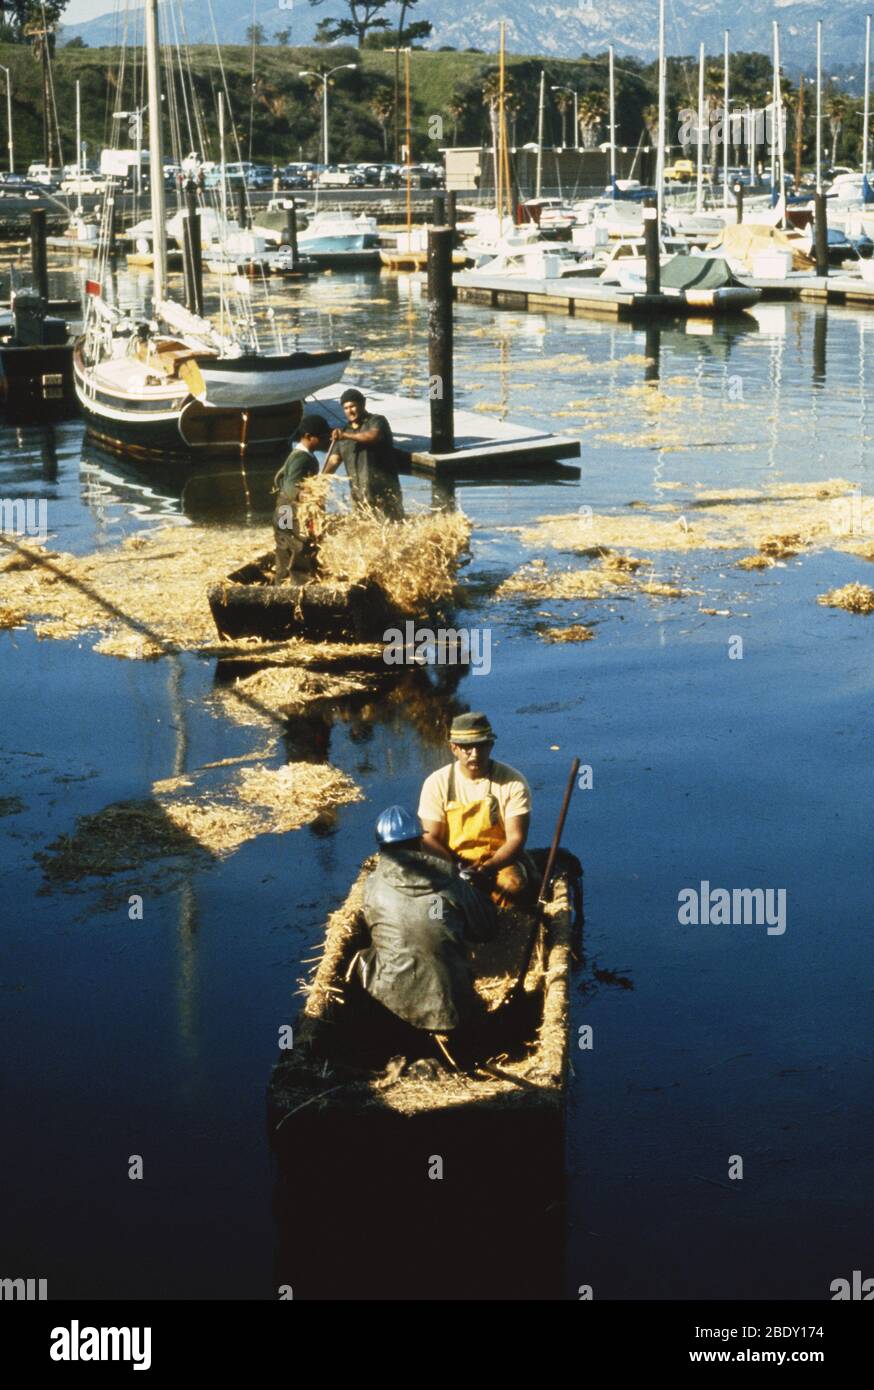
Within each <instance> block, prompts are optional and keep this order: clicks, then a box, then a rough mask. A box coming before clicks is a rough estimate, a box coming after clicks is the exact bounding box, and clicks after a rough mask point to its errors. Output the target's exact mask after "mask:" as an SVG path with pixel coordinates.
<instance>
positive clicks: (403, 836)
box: [376, 806, 422, 845]
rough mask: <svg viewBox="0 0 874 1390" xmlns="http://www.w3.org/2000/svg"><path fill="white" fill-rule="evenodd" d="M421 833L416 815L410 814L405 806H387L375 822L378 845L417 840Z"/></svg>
mask: <svg viewBox="0 0 874 1390" xmlns="http://www.w3.org/2000/svg"><path fill="white" fill-rule="evenodd" d="M421 833H422V827H421V826H420V824H419V818H418V816H414V815H412V814H411V813H410V812H409V811H408V810H407V808H406V806H389V807H388V808H387V810H385V811H383V813H382V815H381V816H380V817H379V819H378V821H377V822H376V839H377V843H378V844H380V845H396V844H399V843H400V842H401V841H402V840H418V838H419V836H420V835H421Z"/></svg>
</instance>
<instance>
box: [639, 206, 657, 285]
mask: <svg viewBox="0 0 874 1390" xmlns="http://www.w3.org/2000/svg"><path fill="white" fill-rule="evenodd" d="M643 241H644V250H645V252H646V292H647V294H661V289H662V271H661V263H660V261H659V214H658V208H657V207H656V206H655V205H654V204H653V203H649V204H647V206H646V207H645V208H644V210H643Z"/></svg>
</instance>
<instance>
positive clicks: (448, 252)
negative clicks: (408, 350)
mask: <svg viewBox="0 0 874 1390" xmlns="http://www.w3.org/2000/svg"><path fill="white" fill-rule="evenodd" d="M453 235H454V233H453V231H452V228H451V227H434V228H432V230H431V231H429V233H428V376H429V395H430V398H431V452H432V454H451V453H452V452H453V450H454V449H455V402H454V383H453V362H452V358H453V343H452V240H453Z"/></svg>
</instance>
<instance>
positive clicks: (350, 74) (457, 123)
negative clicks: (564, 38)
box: [0, 45, 860, 169]
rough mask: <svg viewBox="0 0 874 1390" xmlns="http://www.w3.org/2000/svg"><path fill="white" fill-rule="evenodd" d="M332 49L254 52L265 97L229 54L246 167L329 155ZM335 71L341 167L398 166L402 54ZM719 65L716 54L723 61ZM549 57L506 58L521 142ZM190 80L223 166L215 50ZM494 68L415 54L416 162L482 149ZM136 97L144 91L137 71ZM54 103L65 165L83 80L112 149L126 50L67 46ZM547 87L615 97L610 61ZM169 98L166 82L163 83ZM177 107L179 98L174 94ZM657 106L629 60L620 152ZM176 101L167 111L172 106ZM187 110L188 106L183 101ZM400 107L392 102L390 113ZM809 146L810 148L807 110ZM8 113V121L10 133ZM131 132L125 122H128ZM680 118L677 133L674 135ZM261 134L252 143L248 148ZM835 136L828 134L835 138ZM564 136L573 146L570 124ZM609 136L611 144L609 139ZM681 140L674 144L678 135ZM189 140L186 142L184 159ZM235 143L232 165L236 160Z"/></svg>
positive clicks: (196, 53) (553, 139) (19, 63)
mask: <svg viewBox="0 0 874 1390" xmlns="http://www.w3.org/2000/svg"><path fill="white" fill-rule="evenodd" d="M325 56H326V50H325V49H324V48H316V47H311V48H290V47H288V48H282V47H275V46H274V47H266V46H265V47H263V48H259V49H258V51H257V53H256V68H255V77H256V81H255V90H254V92H253V91H252V84H251V50H250V49H249V48H247V47H243V46H234V45H230V46H225V47H223V48H222V50H221V60H222V63H223V65H224V69H225V72H226V75H227V82H228V88H229V91H230V95H231V105H232V110H233V114H234V117H235V121H236V129H237V133H238V138H239V142H240V151H241V155H242V157H243V158H248V157H249V156H250V152H251V157H252V158H253V159H255V160H259V161H264V162H268V163H285V162H287V161H289V160H296V159H319V158H320V157H321V143H320V141H321V100H320V91H321V88H320V87H319V88H318V90H315V89H314V87H313V86H312V85H311V84H309V83H308V82H307V81H306V80H303V79H301V78H300V77H299V76H298V74H299V71H300V70H301V69H304V68H312V67H318V66H323V65H324V61H325ZM330 58H331V61H332V65H335V64H337V63H344V62H354V63H357V64H358V65H359V66H358V68H357V69H356V70H355V71H347V72H340V73H337V74H336V76H335V78H334V79H333V81H332V84H331V94H330V132H331V157H332V158H333V159H335V160H347V159H348V160H354V159H379V158H382V157H383V151H384V150H385V151H386V152H387V157H389V158H391V157H393V149H394V138H393V134H392V130H391V117H390V115H389V116H387V117H386V116H385V115H384V114H383V120H384V128H383V126H382V125H381V124H380V119H379V117H378V114H377V109H376V108H375V107H374V104H373V103H374V97H375V95H376V94H377V93H382V95H383V96H385V94H386V92H388V93H391V92H392V89H393V84H394V56H393V55H392V54H389V53H383V52H380V51H378V50H372V49H368V50H364V51H363V52H360V53H359V52H358V51H357V50H355V49H353V48H345V47H333V48H331V49H330ZM717 59H718V55H717ZM0 62H2V63H3V64H5V65H7V66H8V67H9V68H10V69H11V74H12V91H13V122H14V130H15V152H16V166H17V168H19V169H23V168H24V167H26V165H27V163H28V162H29V161H30V160H33V159H39V158H42V152H43V143H42V115H41V90H40V84H39V81H38V67H37V64H36V63H35V61H34V59H33V56H32V54H31V51H30V49H28V48H25V47H22V46H11V45H0ZM543 62H544V60H543V58H541V57H531V56H525V55H522V54H512V55H510V57H509V59H508V69H509V71H508V83H509V86H510V88H511V89H512V106H513V110H512V112H511V118H510V125H511V130H510V134H511V140H512V142H513V143H517V144H523V143H525V142H526V141H529V140H532V139H534V138H535V136H536V121H537V94H538V85H539V80H540V72H541V69H542V66H543ZM190 66H191V73H192V76H193V80H194V84H195V87H196V90H197V93H198V97H199V101H200V104H201V107H202V109H203V111H204V113H205V118H206V126H207V134H208V140H212V141H213V144H212V146H211V148H208V151H207V152H208V153H210V154H211V155H212V156H213V157H215V156H216V154H217V151H216V148H215V144H214V141H215V131H216V118H215V111H216V92H217V90H218V86H219V82H220V73H219V67H218V59H217V55H216V51H215V49H214V47H213V46H211V45H202V46H197V45H196V46H194V47H193V48H192V49H191V62H190ZM668 66H669V97H670V105H671V110H672V113H676V111H677V110H678V109H679V108H681V107H687V106H690V105H693V104H694V100H695V98H694V86H695V75H694V72H693V71H692V65H691V64H690V63H688V62H686V63H684V62H682V61H680V60H673V61H671V62H670V63H669V65H668ZM495 67H496V60H495V57H494V55H493V54H489V53H483V54H480V53H457V52H435V51H427V50H417V51H415V52H414V53H413V54H412V55H411V79H412V92H413V133H414V139H413V145H414V153H415V156H416V158H418V159H439V151H440V148H441V146H442V145H445V144H452V143H458V144H479V143H480V142H481V141H483V140H488V139H489V138H490V137H489V121H488V112H487V108H486V106H485V104H484V102H483V81H484V78H485V77H486V76H487V75H488V74H489V73H493V72H494V70H495ZM135 68H136V82H137V88H136V92H135V91H134V77H133V74H134V69H135ZM52 70H53V74H54V88H55V101H56V107H57V111H58V113H59V118H60V119H59V123H60V126H61V139H62V153H63V157H64V159H65V160H67V161H71V160H73V159H74V158H75V134H74V128H73V112H74V110H75V82H76V80H77V78H78V79H79V80H80V82H81V90H82V135H83V141H84V142H85V143H86V144H87V147H88V154H89V157H92V156H94V155H95V153H96V151H97V150H99V149H100V148H102V147H103V146H104V145H107V144H110V143H113V141H116V142H117V143H124V141H123V140H122V141H117V126H118V124H119V123H118V122H115V123H114V122H112V120H111V113H112V110H113V108H114V106H115V105H116V104H117V103H116V101H115V84H116V81H117V77H116V72H117V51H116V50H115V49H97V48H62V49H60V50H59V51H58V53H57V55H56V58H55V61H54V63H53V65H52ZM548 77H549V83H550V85H552V84H570V85H573V86H574V87H576V88H577V89H578V90H580V91H581V92H582V93H586V92H589V91H591V92H595V93H599V94H602V93H605V92H606V86H607V73H606V60H605V59H604V58H603V57H601V58H598V59H588V60H586V61H581V62H560V61H555V60H550V61H549V70H548ZM731 82H732V92H733V94H734V96H735V97H736V98H737V99H739V100H749V101H750V102H751V103H753V104H755V103H756V102H757V101H759V102H761V101H763V100H764V99H765V94H766V93H767V91H768V90H769V86H770V68H769V61H768V59H767V58H766V57H765V56H764V55H760V54H759V55H757V54H745V53H736V54H734V55H733V58H732V71H731ZM165 90H167V84H166V79H165ZM141 93H142V74H141V68H140V65H139V63H137V64H136V65H135V64H133V63H131V62H129V63H128V66H127V78H126V81H125V89H124V92H123V93H122V97H121V104H123V105H124V107H126V108H133V107H134V106H135V105H137V104H138V103H139V102H141V101H142V99H143V98H142V94H141ZM176 96H177V98H178V90H177V93H176ZM654 100H655V71H654V65H653V64H649V65H646V66H644V65H643V64H640V63H638V62H636V60H634V59H628V58H626V59H624V60H623V61H622V63H621V64H619V71H618V74H617V126H618V132H617V133H618V139H619V142H620V143H623V144H629V145H635V144H636V143H637V140H638V137H639V135H640V133H641V131H642V129H643V112H644V110H645V108H646V107H647V106H648V105H650V104H651V103H652V102H653V101H654ZM171 104H172V103H170V102H168V106H169V105H171ZM180 105H181V103H180ZM390 105H391V103H390V102H389V108H390ZM807 109H808V123H807V127H806V143H807V145H808V146H809V145H810V143H811V141H812V129H811V122H810V119H809V117H810V108H809V106H808V108H807ZM2 115H3V111H2V103H0V123H2ZM122 124H123V125H126V123H122ZM859 127H860V122H859V120H858V119H856V118H855V116H854V114H853V113H852V111H851V112H850V115H849V116H848V118H847V119H846V120H845V122H844V132H843V134H842V137H841V144H840V145H839V154H840V156H841V158H842V159H844V160H852V159H854V158H857V151H858V135H859ZM676 128H677V122H676V117H675V114H672V118H671V122H670V124H669V131H670V130H673V131H676ZM250 129H251V137H252V138H251V143H250V139H249V135H250ZM826 133H827V132H826ZM566 136H567V138H568V139H569V138H570V122H568V123H567V127H566ZM165 138H166V148H167V152H168V157H170V156H171V155H172V154H173V153H174V145H173V143H172V142H171V139H170V132H169V127H168V129H167V131H166V133H165ZM600 138H604V131H603V129H602V131H601V135H600ZM674 138H676V137H674ZM561 140H562V121H561V115H560V113H559V111H558V110H557V108H556V105H555V98H554V96H552V94H550V95H549V99H548V104H547V115H546V126H545V142H546V144H548V145H549V144H554V143H561ZM192 143H194V144H197V143H198V142H197V140H196V139H195V140H194V141H191V140H190V139H189V137H188V135H187V134H185V135H184V136H183V139H182V144H183V146H184V148H183V149H182V150H181V153H182V154H186V153H188V151H189V149H190V147H191V144H192ZM175 152H176V153H177V154H178V153H180V151H178V150H176V151H175ZM234 157H235V156H234V153H233V151H232V148H231V144H230V142H229V147H228V158H229V159H230V158H234Z"/></svg>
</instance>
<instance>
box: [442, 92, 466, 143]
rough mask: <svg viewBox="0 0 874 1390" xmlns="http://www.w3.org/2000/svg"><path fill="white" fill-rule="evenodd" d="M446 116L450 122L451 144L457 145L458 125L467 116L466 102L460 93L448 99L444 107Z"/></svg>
mask: <svg viewBox="0 0 874 1390" xmlns="http://www.w3.org/2000/svg"><path fill="white" fill-rule="evenodd" d="M446 114H447V116H448V117H449V119H450V121H451V122H452V143H453V145H457V144H458V123H459V121H462V120H464V117H465V116H466V115H467V102H466V101H465V99H464V97H463V96H462V95H461V93H460V92H456V94H455V96H453V97H450V98H449V101H448V102H447V105H446Z"/></svg>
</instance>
